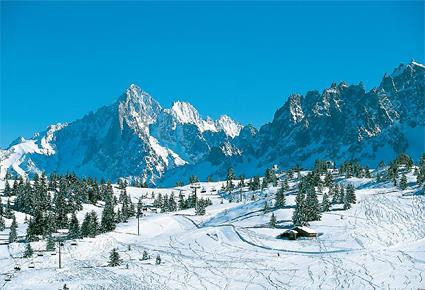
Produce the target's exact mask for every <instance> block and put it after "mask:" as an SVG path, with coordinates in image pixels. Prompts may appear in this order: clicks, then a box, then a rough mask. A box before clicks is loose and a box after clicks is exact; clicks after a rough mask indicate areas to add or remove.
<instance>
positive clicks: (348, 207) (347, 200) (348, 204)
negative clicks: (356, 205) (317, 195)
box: [343, 193, 351, 209]
mask: <svg viewBox="0 0 425 290" xmlns="http://www.w3.org/2000/svg"><path fill="white" fill-rule="evenodd" d="M343 199H344V209H350V208H351V204H350V201H349V196H348V193H345V195H344V198H343Z"/></svg>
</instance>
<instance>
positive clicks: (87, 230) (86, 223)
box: [81, 212, 91, 237]
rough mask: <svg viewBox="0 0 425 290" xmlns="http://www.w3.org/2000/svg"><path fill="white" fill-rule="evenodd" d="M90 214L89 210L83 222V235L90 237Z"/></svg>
mask: <svg viewBox="0 0 425 290" xmlns="http://www.w3.org/2000/svg"><path fill="white" fill-rule="evenodd" d="M90 223H91V221H90V214H89V213H88V212H87V213H86V215H85V216H84V220H83V223H82V224H81V236H82V237H88V236H89V233H90Z"/></svg>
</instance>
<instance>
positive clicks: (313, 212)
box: [305, 186, 320, 221]
mask: <svg viewBox="0 0 425 290" xmlns="http://www.w3.org/2000/svg"><path fill="white" fill-rule="evenodd" d="M305 214H306V218H307V221H317V220H320V206H319V200H318V198H317V194H316V190H315V189H314V187H313V186H311V187H309V188H308V190H307V195H306V200H305Z"/></svg>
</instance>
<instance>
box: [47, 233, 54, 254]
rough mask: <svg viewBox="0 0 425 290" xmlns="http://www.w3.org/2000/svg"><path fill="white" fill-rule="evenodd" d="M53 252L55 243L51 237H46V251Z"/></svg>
mask: <svg viewBox="0 0 425 290" xmlns="http://www.w3.org/2000/svg"><path fill="white" fill-rule="evenodd" d="M54 250H55V241H54V240H53V237H52V235H49V236H48V237H47V242H46V251H54Z"/></svg>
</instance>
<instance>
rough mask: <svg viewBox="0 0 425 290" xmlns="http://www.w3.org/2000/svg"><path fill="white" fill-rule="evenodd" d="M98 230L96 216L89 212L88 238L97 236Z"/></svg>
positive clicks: (94, 213)
mask: <svg viewBox="0 0 425 290" xmlns="http://www.w3.org/2000/svg"><path fill="white" fill-rule="evenodd" d="M98 229H99V222H98V219H97V214H96V212H95V211H94V210H92V211H91V212H90V226H89V237H90V238H94V237H96V235H97V232H98Z"/></svg>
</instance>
